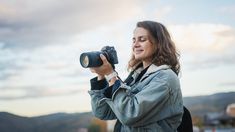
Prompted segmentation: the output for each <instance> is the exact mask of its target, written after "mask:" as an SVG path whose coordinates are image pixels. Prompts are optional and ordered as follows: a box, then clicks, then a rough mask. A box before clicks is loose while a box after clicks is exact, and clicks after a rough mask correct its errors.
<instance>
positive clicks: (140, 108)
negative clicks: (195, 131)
mask: <svg viewBox="0 0 235 132" xmlns="http://www.w3.org/2000/svg"><path fill="white" fill-rule="evenodd" d="M141 70H142V69H141V68H139V69H137V70H136V71H135V72H134V73H133V74H132V77H133V81H132V83H130V84H129V85H126V84H125V83H123V82H121V81H116V82H115V84H114V85H116V86H117V88H114V89H115V91H114V92H113V94H112V95H111V97H107V96H105V94H104V93H105V90H107V89H110V87H109V86H108V83H107V82H106V80H101V81H97V78H93V79H91V90H90V91H89V94H90V96H91V106H92V113H93V114H94V115H95V116H96V117H97V118H99V119H102V120H113V119H118V120H119V121H120V122H121V124H122V125H121V128H120V131H121V132H176V131H177V127H178V126H179V124H180V123H181V120H182V115H183V101H182V94H181V89H180V82H179V79H178V77H177V75H176V74H175V73H174V72H173V71H172V70H171V69H170V67H169V66H167V65H161V66H156V65H154V64H152V65H150V67H149V68H148V70H147V71H146V73H145V74H144V75H143V76H142V78H141V79H140V81H138V82H135V79H136V78H137V76H138V74H139V73H140V71H141ZM101 83H102V84H101ZM100 86H102V87H100Z"/></svg>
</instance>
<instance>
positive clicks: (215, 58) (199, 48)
mask: <svg viewBox="0 0 235 132" xmlns="http://www.w3.org/2000/svg"><path fill="white" fill-rule="evenodd" d="M169 27H170V28H169V29H170V30H171V31H172V35H173V39H174V40H175V43H176V45H177V47H178V49H179V50H180V52H181V53H182V54H183V56H184V61H185V62H186V63H189V65H191V66H192V67H193V68H197V66H198V65H200V67H204V68H211V67H216V66H219V65H221V64H222V65H224V64H235V61H234V59H233V58H235V53H234V50H235V29H234V28H232V27H230V26H228V25H222V24H209V23H207V24H189V25H171V26H169Z"/></svg>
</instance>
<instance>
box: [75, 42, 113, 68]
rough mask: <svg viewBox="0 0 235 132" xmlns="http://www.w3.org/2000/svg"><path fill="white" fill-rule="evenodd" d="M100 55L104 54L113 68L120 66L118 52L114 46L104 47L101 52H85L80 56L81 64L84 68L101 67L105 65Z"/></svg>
mask: <svg viewBox="0 0 235 132" xmlns="http://www.w3.org/2000/svg"><path fill="white" fill-rule="evenodd" d="M100 54H103V55H104V56H105V57H106V59H107V60H108V62H109V63H110V64H111V65H112V66H113V68H114V64H118V57H117V52H116V50H115V49H114V47H113V46H104V47H103V48H102V49H101V51H92V52H85V53H82V54H81V55H80V63H81V65H82V67H84V68H88V67H99V66H101V65H102V64H103V61H102V60H101V58H100Z"/></svg>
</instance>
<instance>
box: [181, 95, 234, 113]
mask: <svg viewBox="0 0 235 132" xmlns="http://www.w3.org/2000/svg"><path fill="white" fill-rule="evenodd" d="M183 101H184V105H185V106H186V107H187V108H188V109H189V110H190V112H191V114H192V115H193V116H201V117H202V116H204V115H205V114H207V113H211V112H223V111H225V110H226V107H227V106H228V105H229V104H232V103H235V92H228V93H217V94H213V95H207V96H194V97H185V98H183Z"/></svg>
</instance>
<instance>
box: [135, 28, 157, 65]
mask: <svg viewBox="0 0 235 132" xmlns="http://www.w3.org/2000/svg"><path fill="white" fill-rule="evenodd" d="M132 49H133V55H134V57H135V59H137V60H141V61H143V62H147V63H150V62H151V61H152V55H153V53H154V49H155V48H154V45H153V43H152V42H151V41H150V34H149V32H148V31H147V30H146V29H144V28H142V27H137V28H136V29H135V30H134V36H133V44H132Z"/></svg>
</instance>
